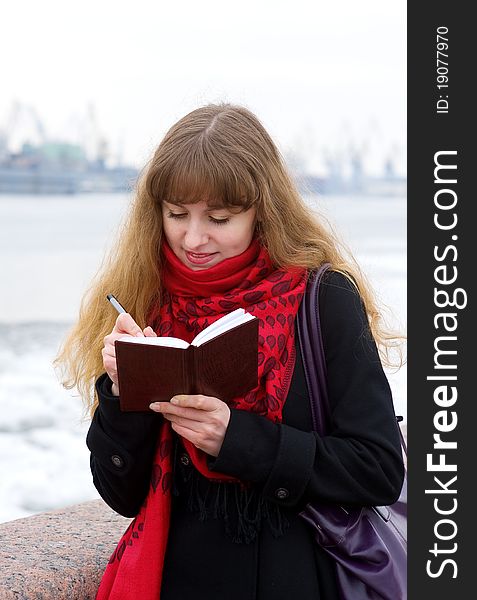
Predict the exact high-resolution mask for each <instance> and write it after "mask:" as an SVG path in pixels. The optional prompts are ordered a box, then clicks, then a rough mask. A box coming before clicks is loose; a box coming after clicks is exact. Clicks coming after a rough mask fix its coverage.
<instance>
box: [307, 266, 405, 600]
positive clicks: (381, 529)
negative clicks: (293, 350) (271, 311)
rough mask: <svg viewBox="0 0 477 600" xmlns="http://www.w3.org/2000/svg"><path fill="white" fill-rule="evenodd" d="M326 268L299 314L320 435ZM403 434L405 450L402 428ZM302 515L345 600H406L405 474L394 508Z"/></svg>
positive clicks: (326, 507)
mask: <svg viewBox="0 0 477 600" xmlns="http://www.w3.org/2000/svg"><path fill="white" fill-rule="evenodd" d="M328 267H329V265H323V266H322V267H320V269H318V270H317V271H316V272H314V273H313V274H312V275H311V277H310V280H309V282H308V286H307V292H306V294H305V296H304V298H303V301H302V303H301V306H300V309H299V318H298V338H299V343H300V350H301V354H302V357H303V367H304V370H305V379H306V383H307V387H308V392H309V397H310V402H311V412H312V418H313V428H314V431H316V432H317V433H319V434H320V435H325V434H326V431H327V429H328V428H329V420H330V408H329V404H328V390H327V385H326V362H325V356H324V351H323V342H322V338H321V326H320V316H319V311H318V291H319V286H320V281H321V278H322V276H323V273H324V272H325V271H326V270H327V268H328ZM398 427H399V425H398ZM399 433H400V435H401V445H402V448H403V450H404V453H405V454H407V449H406V443H405V441H404V437H403V435H402V432H401V428H400V427H399ZM300 516H301V517H303V519H305V520H306V521H307V522H308V523H309V524H310V526H311V527H312V528H313V533H314V536H315V539H316V541H317V542H318V544H319V545H320V546H321V547H322V548H323V550H325V551H326V552H327V553H328V554H329V555H330V556H331V557H332V558H333V559H334V561H335V564H336V574H337V581H338V588H339V589H340V592H341V598H342V600H383V599H384V600H406V598H407V473H406V474H405V477H404V484H403V487H402V490H401V495H400V497H399V500H398V501H397V502H396V503H395V504H392V505H391V506H379V507H368V506H365V507H359V506H358V507H349V506H346V507H342V506H339V505H333V504H329V503H325V502H323V503H320V502H313V503H310V504H308V505H307V506H306V507H305V509H304V510H303V511H302V512H301V513H300Z"/></svg>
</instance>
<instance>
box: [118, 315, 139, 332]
mask: <svg viewBox="0 0 477 600" xmlns="http://www.w3.org/2000/svg"><path fill="white" fill-rule="evenodd" d="M116 329H117V331H118V332H119V333H128V334H129V335H134V336H136V337H144V334H143V332H142V329H141V328H140V327H139V325H138V324H137V323H136V321H135V320H134V319H133V318H132V317H131V315H130V314H129V313H121V314H120V315H119V316H118V318H117V319H116Z"/></svg>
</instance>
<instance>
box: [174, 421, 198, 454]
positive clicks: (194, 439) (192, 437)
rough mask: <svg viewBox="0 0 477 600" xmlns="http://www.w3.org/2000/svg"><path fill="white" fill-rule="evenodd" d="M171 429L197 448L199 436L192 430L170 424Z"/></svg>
mask: <svg viewBox="0 0 477 600" xmlns="http://www.w3.org/2000/svg"><path fill="white" fill-rule="evenodd" d="M171 427H172V429H173V430H174V431H175V432H176V433H178V434H179V435H181V436H182V437H183V438H185V439H186V440H189V442H191V443H192V444H194V446H195V447H196V448H198V447H199V445H198V444H199V436H198V434H197V433H196V432H195V431H192V429H189V428H188V427H184V426H183V425H178V424H177V423H171Z"/></svg>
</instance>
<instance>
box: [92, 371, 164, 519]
mask: <svg viewBox="0 0 477 600" xmlns="http://www.w3.org/2000/svg"><path fill="white" fill-rule="evenodd" d="M96 390H97V392H98V398H99V405H98V407H97V409H96V411H95V413H94V416H93V419H92V421H91V425H90V427H89V430H88V434H87V436H86V444H87V446H88V448H89V450H90V452H91V457H90V465H91V472H92V474H93V483H94V485H95V487H96V489H97V490H98V492H99V494H100V496H101V497H102V498H103V500H104V501H105V502H106V503H107V504H108V505H109V506H110V507H111V508H112V509H113V510H115V511H116V512H118V513H119V514H121V515H123V516H125V517H134V516H135V515H136V514H137V513H138V512H139V509H140V507H141V505H142V503H143V502H144V499H145V497H146V495H147V492H148V489H149V480H150V473H151V469H152V461H153V458H154V450H155V446H156V440H157V434H158V427H159V423H160V420H161V419H162V416H161V415H158V414H156V413H153V412H152V411H151V414H148V413H133V412H121V410H120V408H119V398H118V397H117V396H113V395H112V393H111V380H110V379H109V377H108V376H107V375H106V374H104V375H102V376H101V377H100V378H99V379H98V380H97V382H96Z"/></svg>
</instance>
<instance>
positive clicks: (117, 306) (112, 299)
mask: <svg viewBox="0 0 477 600" xmlns="http://www.w3.org/2000/svg"><path fill="white" fill-rule="evenodd" d="M106 298H107V299H108V300H109V301H110V302H111V304H112V305H113V306H114V308H115V309H116V310H117V311H118V313H119V314H121V313H125V312H128V311H127V310H126V309H125V308H123V307H122V306H121V305H120V304H119V302H118V301H117V300H116V298H115V297H114V296H113V295H112V294H108V295H107V296H106Z"/></svg>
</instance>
